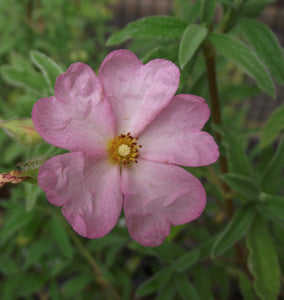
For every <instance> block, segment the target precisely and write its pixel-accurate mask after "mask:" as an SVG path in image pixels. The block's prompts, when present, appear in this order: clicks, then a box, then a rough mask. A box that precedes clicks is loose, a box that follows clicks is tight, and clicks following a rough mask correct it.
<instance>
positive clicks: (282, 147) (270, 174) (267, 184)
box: [260, 137, 284, 194]
mask: <svg viewBox="0 0 284 300" xmlns="http://www.w3.org/2000/svg"><path fill="white" fill-rule="evenodd" d="M283 154H284V137H282V139H281V140H280V142H279V145H278V147H277V151H276V153H275V155H274V156H273V157H272V159H271V160H270V163H269V164H268V166H267V167H266V168H265V170H264V172H263V174H262V177H261V179H260V186H261V187H262V190H263V191H264V192H266V193H268V194H273V193H274V192H275V191H276V190H277V188H278V186H277V182H278V180H276V179H277V178H278V176H279V175H280V174H281V171H282V170H283V167H284V155H283Z"/></svg>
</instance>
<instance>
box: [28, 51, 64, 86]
mask: <svg viewBox="0 0 284 300" xmlns="http://www.w3.org/2000/svg"><path fill="white" fill-rule="evenodd" d="M30 56H31V60H32V62H33V63H34V64H35V65H36V66H37V67H38V68H39V69H40V71H41V72H42V74H43V76H44V78H45V80H46V82H47V84H48V86H49V87H50V89H51V91H52V92H53V90H54V86H55V81H56V78H57V77H58V76H59V75H60V74H61V73H63V70H62V69H61V67H60V66H59V65H58V64H57V63H56V62H55V61H54V60H52V59H51V58H50V57H48V56H46V55H45V54H43V53H41V52H38V51H31V52H30Z"/></svg>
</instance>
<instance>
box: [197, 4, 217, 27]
mask: <svg viewBox="0 0 284 300" xmlns="http://www.w3.org/2000/svg"><path fill="white" fill-rule="evenodd" d="M215 2H216V0H201V3H202V6H201V16H200V19H201V23H205V24H207V25H210V24H211V23H212V21H213V17H214V14H215Z"/></svg>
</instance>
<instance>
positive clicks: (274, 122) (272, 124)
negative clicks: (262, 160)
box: [260, 104, 284, 148]
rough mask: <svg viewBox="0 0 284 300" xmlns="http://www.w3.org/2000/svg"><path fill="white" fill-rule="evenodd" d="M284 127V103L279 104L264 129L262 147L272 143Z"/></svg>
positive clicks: (261, 140)
mask: <svg viewBox="0 0 284 300" xmlns="http://www.w3.org/2000/svg"><path fill="white" fill-rule="evenodd" d="M283 129H284V104H282V105H281V106H279V107H278V108H277V109H276V110H275V111H274V112H273V113H272V114H271V115H270V117H269V119H268V121H267V123H266V125H265V127H264V128H263V130H262V134H261V139H260V146H261V147H262V148H264V147H266V146H268V145H269V144H271V143H272V142H273V141H274V140H275V139H276V138H277V136H278V135H279V134H280V132H281V131H282V130H283Z"/></svg>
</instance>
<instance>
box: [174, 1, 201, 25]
mask: <svg viewBox="0 0 284 300" xmlns="http://www.w3.org/2000/svg"><path fill="white" fill-rule="evenodd" d="M175 5H176V8H175V11H176V14H177V15H178V18H179V19H182V20H183V21H185V22H187V23H188V24H192V23H195V21H196V19H197V18H198V17H199V15H200V11H201V2H200V1H194V2H192V1H188V0H178V1H175Z"/></svg>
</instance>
